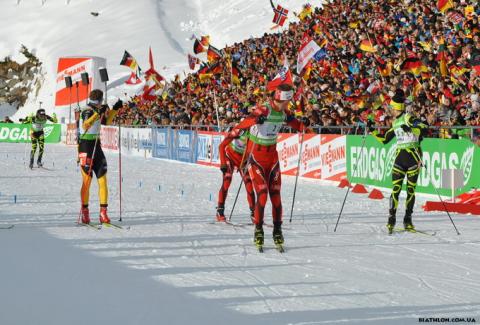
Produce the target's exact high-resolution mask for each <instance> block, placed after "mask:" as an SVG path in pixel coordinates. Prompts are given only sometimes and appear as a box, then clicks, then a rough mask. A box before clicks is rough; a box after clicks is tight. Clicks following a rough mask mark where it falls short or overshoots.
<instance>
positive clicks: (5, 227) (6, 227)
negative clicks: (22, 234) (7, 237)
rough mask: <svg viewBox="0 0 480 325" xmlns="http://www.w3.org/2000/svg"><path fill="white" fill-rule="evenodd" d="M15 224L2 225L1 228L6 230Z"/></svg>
mask: <svg viewBox="0 0 480 325" xmlns="http://www.w3.org/2000/svg"><path fill="white" fill-rule="evenodd" d="M14 226H15V225H9V226H1V227H0V229H4V230H7V229H12V228H13V227H14Z"/></svg>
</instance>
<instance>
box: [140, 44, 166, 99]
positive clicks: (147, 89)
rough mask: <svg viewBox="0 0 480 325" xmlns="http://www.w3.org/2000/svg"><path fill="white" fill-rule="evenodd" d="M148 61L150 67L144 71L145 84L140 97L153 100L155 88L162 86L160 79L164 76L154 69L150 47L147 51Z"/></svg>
mask: <svg viewBox="0 0 480 325" xmlns="http://www.w3.org/2000/svg"><path fill="white" fill-rule="evenodd" d="M148 62H149V64H150V68H149V69H148V70H147V71H145V86H144V87H143V95H142V97H143V99H145V100H155V99H156V92H157V90H159V89H161V88H162V84H161V83H160V81H162V80H164V78H163V77H162V76H161V75H160V74H159V73H158V72H157V71H156V70H155V66H154V64H153V54H152V48H151V47H150V49H149V53H148Z"/></svg>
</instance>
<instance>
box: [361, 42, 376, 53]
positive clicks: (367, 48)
mask: <svg viewBox="0 0 480 325" xmlns="http://www.w3.org/2000/svg"><path fill="white" fill-rule="evenodd" d="M360 50H362V51H364V52H370V53H375V52H377V50H376V49H375V47H373V44H372V42H370V41H369V40H366V39H365V40H363V41H362V42H361V43H360Z"/></svg>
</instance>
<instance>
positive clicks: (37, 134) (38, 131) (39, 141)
mask: <svg viewBox="0 0 480 325" xmlns="http://www.w3.org/2000/svg"><path fill="white" fill-rule="evenodd" d="M47 121H50V122H52V123H57V116H56V115H55V113H53V114H52V116H49V115H46V114H45V110H44V109H43V108H40V109H39V110H37V114H35V115H33V114H32V115H29V116H28V117H27V118H25V119H23V120H22V119H20V122H22V123H23V124H30V123H31V124H32V128H31V130H30V138H31V140H32V151H31V152H30V165H29V167H30V169H31V168H33V161H34V158H35V152H36V151H37V145H38V146H39V150H38V158H37V166H38V167H42V166H43V163H42V157H43V151H44V148H45V137H44V134H43V128H44V127H45V124H47Z"/></svg>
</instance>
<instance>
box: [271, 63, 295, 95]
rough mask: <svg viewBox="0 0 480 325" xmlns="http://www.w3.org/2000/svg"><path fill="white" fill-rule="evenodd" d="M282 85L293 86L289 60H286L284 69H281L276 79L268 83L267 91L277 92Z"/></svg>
mask: <svg viewBox="0 0 480 325" xmlns="http://www.w3.org/2000/svg"><path fill="white" fill-rule="evenodd" d="M282 84H287V85H291V86H293V78H292V73H291V72H290V66H289V65H288V62H287V58H284V61H283V67H281V68H280V70H279V71H278V73H277V75H276V76H275V78H273V80H272V81H270V82H268V83H267V90H268V91H272V90H275V89H277V87H278V86H280V85H282Z"/></svg>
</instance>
